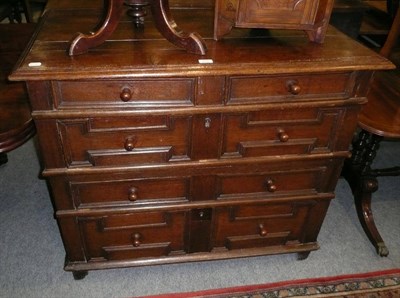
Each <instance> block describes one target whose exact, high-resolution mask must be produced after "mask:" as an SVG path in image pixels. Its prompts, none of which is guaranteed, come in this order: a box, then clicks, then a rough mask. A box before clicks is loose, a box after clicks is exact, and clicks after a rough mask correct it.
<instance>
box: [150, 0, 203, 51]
mask: <svg viewBox="0 0 400 298" xmlns="http://www.w3.org/2000/svg"><path fill="white" fill-rule="evenodd" d="M168 2H169V1H168V0H153V1H152V2H151V11H152V14H153V16H154V21H155V24H156V27H157V29H158V31H160V33H161V34H162V35H163V36H164V37H165V38H166V39H167V40H168V41H169V42H171V43H173V44H174V45H176V46H178V47H180V48H184V49H186V51H188V52H189V53H193V54H199V55H205V53H206V50H207V47H206V45H205V43H204V41H203V39H202V38H201V36H200V35H198V34H197V33H196V32H192V33H185V32H183V31H182V30H180V29H179V27H178V26H177V24H176V23H175V21H174V19H173V18H172V16H171V13H170V9H169V4H168Z"/></svg>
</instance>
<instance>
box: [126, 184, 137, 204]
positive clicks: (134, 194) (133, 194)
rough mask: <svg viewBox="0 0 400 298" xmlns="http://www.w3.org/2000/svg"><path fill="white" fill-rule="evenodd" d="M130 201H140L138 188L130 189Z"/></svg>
mask: <svg viewBox="0 0 400 298" xmlns="http://www.w3.org/2000/svg"><path fill="white" fill-rule="evenodd" d="M128 198H129V201H136V200H137V199H138V189H137V188H136V187H131V188H130V189H129V196H128Z"/></svg>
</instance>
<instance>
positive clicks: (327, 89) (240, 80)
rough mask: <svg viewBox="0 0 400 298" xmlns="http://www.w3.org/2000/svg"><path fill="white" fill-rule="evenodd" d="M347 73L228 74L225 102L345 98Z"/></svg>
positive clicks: (347, 92) (348, 81)
mask: <svg viewBox="0 0 400 298" xmlns="http://www.w3.org/2000/svg"><path fill="white" fill-rule="evenodd" d="M350 78H351V74H349V73H337V74H310V75H292V76H254V77H249V76H246V77H230V79H229V86H230V87H229V93H228V98H227V104H228V105H231V104H246V103H260V102H274V101H282V100H288V99H290V100H296V99H317V98H321V96H325V97H329V98H347V97H349V92H350V91H349V90H351V86H352V80H351V79H350Z"/></svg>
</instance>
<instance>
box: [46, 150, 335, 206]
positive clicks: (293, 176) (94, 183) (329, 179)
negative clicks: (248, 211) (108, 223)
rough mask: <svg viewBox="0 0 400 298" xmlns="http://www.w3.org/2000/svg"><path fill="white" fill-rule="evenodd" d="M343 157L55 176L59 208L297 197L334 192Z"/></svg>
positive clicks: (219, 202) (170, 204) (53, 184)
mask: <svg viewBox="0 0 400 298" xmlns="http://www.w3.org/2000/svg"><path fill="white" fill-rule="evenodd" d="M342 163H343V157H341V158H335V159H325V158H322V159H317V160H309V161H301V160H300V161H291V162H268V161H267V162H263V163H248V164H247V163H246V164H243V165H236V166H231V165H230V166H225V167H220V168H218V167H211V166H207V165H205V166H204V167H200V166H193V167H185V168H177V169H174V170H170V169H168V168H150V169H147V170H144V169H141V170H140V171H127V172H110V173H100V174H90V175H79V174H77V175H69V176H63V175H57V176H54V177H50V179H49V181H50V185H51V186H52V189H53V190H54V192H55V194H56V196H55V204H56V207H57V210H80V209H90V210H94V209H98V208H116V207H129V208H139V209H140V208H145V207H146V208H148V207H156V208H157V207H160V206H172V205H176V204H179V205H187V204H190V203H194V202H196V204H198V203H200V204H201V203H203V204H217V205H218V204H219V205H221V204H229V202H240V201H261V200H265V199H273V200H278V199H282V198H283V199H288V198H291V199H295V198H299V197H313V196H316V195H317V194H320V193H325V194H327V193H332V192H333V191H334V187H335V181H336V180H337V178H338V176H339V174H340V169H341V166H342Z"/></svg>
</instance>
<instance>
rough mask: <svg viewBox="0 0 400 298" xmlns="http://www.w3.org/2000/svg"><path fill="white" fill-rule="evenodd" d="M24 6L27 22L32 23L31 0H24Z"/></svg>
mask: <svg viewBox="0 0 400 298" xmlns="http://www.w3.org/2000/svg"><path fill="white" fill-rule="evenodd" d="M21 3H22V8H23V10H24V14H25V18H26V22H27V23H32V22H33V20H32V10H31V4H30V3H29V0H22V1H21Z"/></svg>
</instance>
